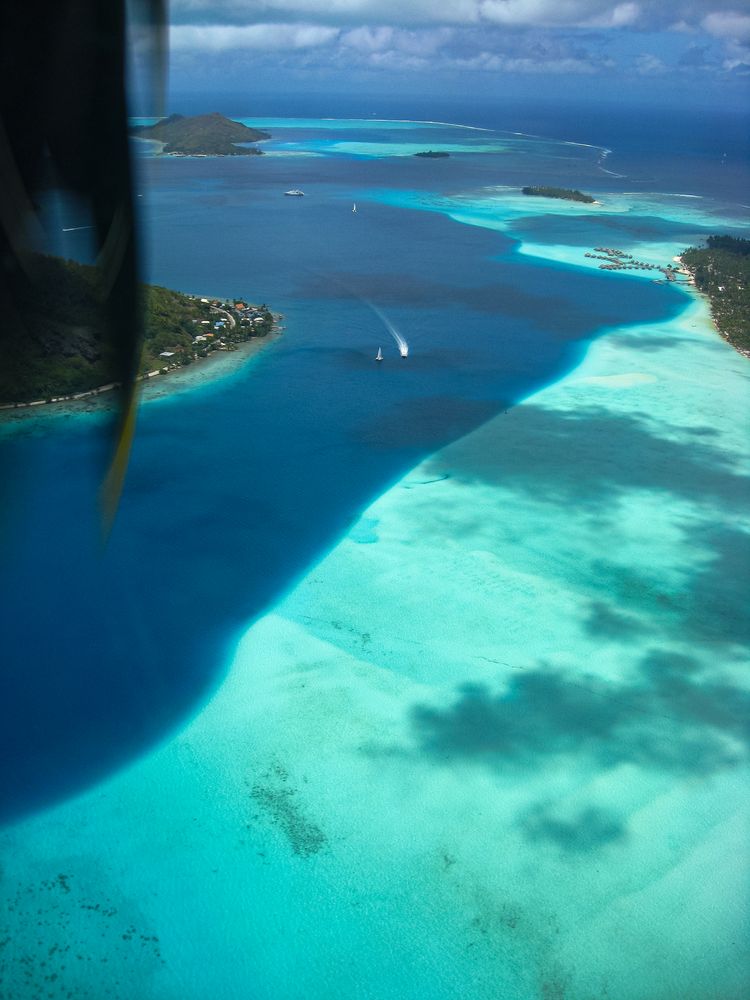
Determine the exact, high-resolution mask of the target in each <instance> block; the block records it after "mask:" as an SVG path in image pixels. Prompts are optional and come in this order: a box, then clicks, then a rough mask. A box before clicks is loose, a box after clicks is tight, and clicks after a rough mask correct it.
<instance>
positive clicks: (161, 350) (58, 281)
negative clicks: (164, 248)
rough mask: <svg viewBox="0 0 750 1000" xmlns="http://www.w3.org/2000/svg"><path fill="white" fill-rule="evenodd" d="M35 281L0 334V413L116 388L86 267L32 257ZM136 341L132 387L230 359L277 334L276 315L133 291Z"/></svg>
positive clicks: (237, 303) (241, 303)
mask: <svg viewBox="0 0 750 1000" xmlns="http://www.w3.org/2000/svg"><path fill="white" fill-rule="evenodd" d="M33 264H34V270H35V272H36V274H35V277H36V280H35V282H34V283H33V286H29V289H28V290H27V291H26V295H25V298H24V294H23V293H22V294H21V295H20V296H19V299H18V310H17V313H16V315H15V316H14V317H11V318H10V319H11V321H10V322H9V323H7V324H6V325H5V326H4V328H3V332H2V340H0V349H1V352H2V360H3V364H2V371H1V372H0V410H2V411H15V410H19V409H28V408H30V407H38V406H42V405H44V404H48V403H61V402H75V401H78V400H81V399H85V398H87V397H91V396H99V395H102V394H104V393H107V392H110V391H111V390H113V389H116V388H118V383H117V382H115V381H113V380H112V378H111V377H108V376H110V374H111V371H112V355H111V347H110V346H109V345H108V344H107V343H106V341H105V339H104V337H103V331H104V329H105V325H104V322H103V317H102V315H101V308H100V306H99V297H98V286H97V282H98V272H97V269H96V268H94V267H90V266H88V265H85V264H78V263H75V262H74V261H66V260H62V259H61V258H58V257H46V256H42V255H35V256H34V258H33ZM140 291H141V294H142V295H143V304H144V338H143V345H142V355H141V363H140V366H139V374H138V380H139V381H141V382H146V381H149V380H150V379H153V378H155V377H157V376H159V375H166V374H169V373H170V372H174V371H177V370H178V369H183V368H186V367H188V366H190V365H192V364H194V363H199V362H200V361H202V360H203V359H206V358H208V357H209V356H212V355H214V354H215V353H216V352H234V351H237V350H238V348H239V347H240V346H241V345H243V344H245V343H247V342H248V341H251V340H252V341H256V342H257V341H259V340H261V339H262V338H265V337H266V336H268V334H270V333H271V332H272V331H273V330H274V329H278V327H277V321H278V320H279V319H280V317H279V316H274V315H273V314H272V313H271V312H270V310H269V309H268V307H267V306H266V305H252V304H250V303H248V302H247V301H246V300H245V299H244V298H230V299H228V300H224V299H218V298H208V297H201V296H197V295H187V294H184V293H182V292H176V291H172V290H171V289H168V288H162V287H159V286H156V285H142V286H141V288H140Z"/></svg>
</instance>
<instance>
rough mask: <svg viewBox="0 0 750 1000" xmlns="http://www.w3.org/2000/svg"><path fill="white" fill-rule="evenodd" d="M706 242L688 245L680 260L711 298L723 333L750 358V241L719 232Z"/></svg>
mask: <svg viewBox="0 0 750 1000" xmlns="http://www.w3.org/2000/svg"><path fill="white" fill-rule="evenodd" d="M706 244H707V245H706V246H705V247H688V249H687V250H685V251H683V253H682V254H681V256H680V261H681V263H682V265H683V267H684V268H685V269H686V270H687V271H688V272H689V273H690V275H691V276H692V279H693V283H694V285H695V287H696V288H697V289H698V291H699V292H702V293H703V294H704V295H705V296H706V298H707V299H708V303H709V306H710V309H711V317H712V319H713V321H714V326H715V327H716V329H717V330H718V331H719V334H720V335H721V336H722V337H723V338H724V340H726V341H727V342H728V343H729V344H731V346H732V347H733V348H734V349H735V350H736V351H738V352H739V353H740V354H742V355H744V357H746V358H750V240H744V239H737V238H735V237H733V236H718V235H717V236H709V237H708V239H707V240H706Z"/></svg>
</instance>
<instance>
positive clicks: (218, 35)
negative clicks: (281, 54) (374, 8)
mask: <svg viewBox="0 0 750 1000" xmlns="http://www.w3.org/2000/svg"><path fill="white" fill-rule="evenodd" d="M338 34H339V29H338V28H326V27H323V26H322V25H319V24H247V25H225V24H201V25H191V24H179V25H174V26H173V27H172V28H171V29H170V33H169V44H170V48H171V49H172V51H174V52H184V51H204V52H225V51H228V50H231V49H261V50H265V51H268V50H271V49H284V50H286V49H307V48H315V47H317V46H320V45H327V44H328V43H329V42H332V41H333V40H334V39H335V38H336V37H337V36H338Z"/></svg>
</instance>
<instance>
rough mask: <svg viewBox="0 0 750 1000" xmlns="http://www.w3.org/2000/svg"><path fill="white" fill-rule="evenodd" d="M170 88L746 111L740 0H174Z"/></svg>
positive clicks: (748, 15)
mask: <svg viewBox="0 0 750 1000" xmlns="http://www.w3.org/2000/svg"><path fill="white" fill-rule="evenodd" d="M169 34H170V66H171V72H170V90H171V93H172V94H173V95H178V94H179V93H180V92H183V91H196V90H201V89H205V90H206V91H208V92H220V91H222V90H224V91H226V90H237V89H241V90H243V91H244V90H248V91H250V92H252V91H255V92H258V93H261V92H262V93H265V94H268V93H279V94H290V93H295V92H303V93H310V92H317V93H325V92H341V91H342V90H343V91H344V92H347V93H351V94H357V93H362V94H370V93H372V94H380V93H382V94H389V93H402V94H403V93H411V94H419V95H426V96H429V95H430V94H441V95H443V96H460V95H472V94H476V95H477V96H488V97H493V96H499V95H508V96H513V97H539V98H545V99H549V98H553V97H557V98H565V97H568V98H571V99H579V98H587V99H592V100H597V99H601V100H607V99H612V98H615V99H616V98H619V97H621V96H622V95H623V93H624V92H627V94H629V95H630V97H631V99H633V100H635V101H640V100H652V99H654V98H655V97H656V98H658V99H659V100H661V102H662V103H665V104H669V103H674V102H675V101H678V100H684V99H685V98H687V99H689V100H692V101H697V102H700V103H702V104H715V105H717V106H719V105H721V104H724V103H727V104H731V105H733V106H740V107H742V106H747V104H748V100H749V96H750V0H680V2H676V0H172V3H171V6H170V33H169Z"/></svg>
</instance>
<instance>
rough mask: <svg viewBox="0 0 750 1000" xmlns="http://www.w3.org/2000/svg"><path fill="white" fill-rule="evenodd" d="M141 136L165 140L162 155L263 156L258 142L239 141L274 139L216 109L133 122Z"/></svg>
mask: <svg viewBox="0 0 750 1000" xmlns="http://www.w3.org/2000/svg"><path fill="white" fill-rule="evenodd" d="M130 134H131V135H134V136H135V137H136V138H137V139H152V140H156V141H157V142H161V143H163V144H164V145H163V148H162V150H161V152H160V153H159V154H157V155H159V156H261V155H262V150H260V149H256V148H255V146H245V145H237V143H248V142H261V141H262V140H264V139H270V138H271V136H270V135H269V133H268V132H261V131H260V130H259V129H255V128H250V127H249V126H248V125H243V124H242V123H241V122H236V121H233V120H232V119H231V118H225V117H224V115H221V114H219V112H218V111H214V112H213V113H211V114H208V115H192V116H190V117H186V116H185V115H170V116H169V118H163V119H162V120H161V121H159V122H156V124H155V125H133V126H131V129H130Z"/></svg>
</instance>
